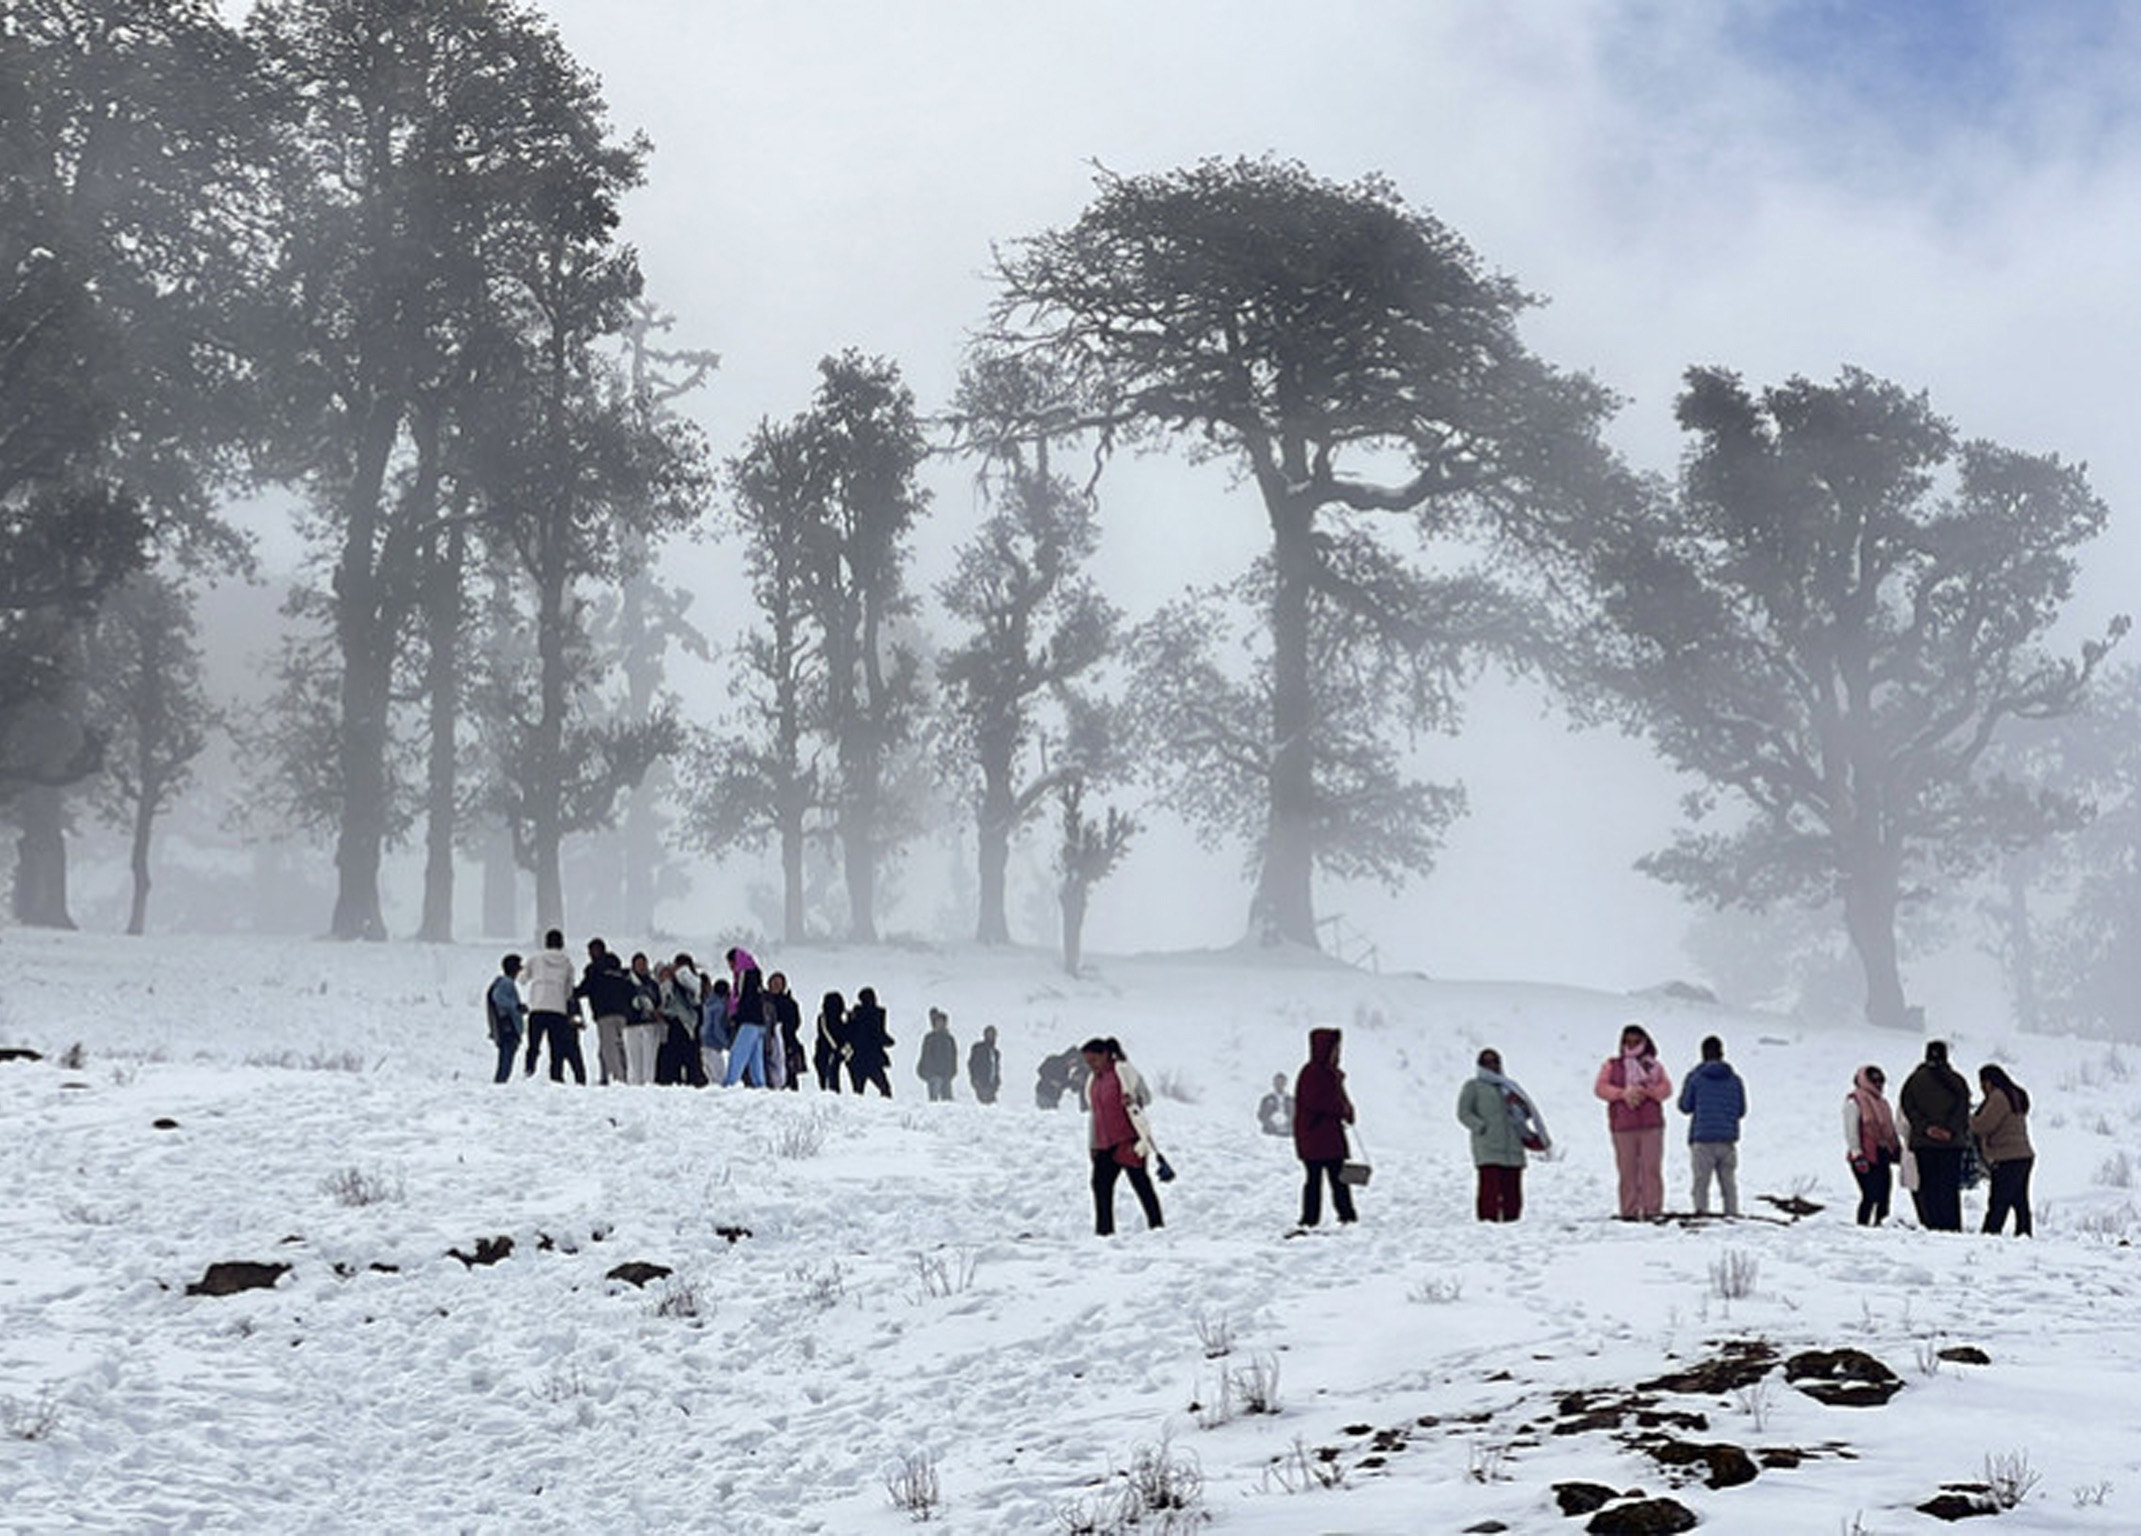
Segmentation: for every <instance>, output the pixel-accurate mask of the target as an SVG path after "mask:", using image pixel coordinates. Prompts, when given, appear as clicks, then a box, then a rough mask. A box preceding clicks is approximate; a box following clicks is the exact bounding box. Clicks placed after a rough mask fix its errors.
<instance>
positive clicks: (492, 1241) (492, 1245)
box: [446, 1233, 513, 1269]
mask: <svg viewBox="0 0 2141 1536" xmlns="http://www.w3.org/2000/svg"><path fill="white" fill-rule="evenodd" d="M512 1251H513V1239H512V1238H510V1237H507V1236H505V1235H504V1234H502V1233H501V1234H500V1235H499V1236H497V1237H479V1238H477V1239H476V1251H475V1252H474V1253H463V1252H462V1251H461V1250H460V1249H458V1248H449V1249H447V1250H446V1257H448V1258H449V1259H459V1260H460V1261H461V1262H462V1263H463V1264H466V1265H467V1266H468V1267H469V1268H470V1269H474V1268H475V1267H476V1266H477V1265H479V1264H496V1263H497V1262H498V1261H499V1260H500V1259H502V1258H505V1257H506V1256H507V1255H509V1254H510V1253H512Z"/></svg>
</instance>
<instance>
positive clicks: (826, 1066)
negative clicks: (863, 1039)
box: [810, 992, 847, 1093]
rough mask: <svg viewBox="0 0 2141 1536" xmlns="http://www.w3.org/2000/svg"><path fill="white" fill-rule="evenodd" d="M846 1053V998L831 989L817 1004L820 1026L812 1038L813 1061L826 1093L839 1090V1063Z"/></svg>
mask: <svg viewBox="0 0 2141 1536" xmlns="http://www.w3.org/2000/svg"><path fill="white" fill-rule="evenodd" d="M846 1054H847V999H846V998H844V997H842V996H841V995H840V994H839V993H838V992H828V993H826V994H825V1000H824V1001H823V1002H821V1003H820V1004H819V1005H818V1028H817V1033H816V1035H815V1036H814V1037H813V1039H812V1041H811V1050H810V1064H811V1066H812V1067H813V1068H815V1069H816V1071H817V1074H818V1087H819V1089H820V1090H821V1091H823V1092H825V1093H838V1092H839V1091H840V1062H841V1060H842V1058H843V1057H844V1056H845V1055H846Z"/></svg>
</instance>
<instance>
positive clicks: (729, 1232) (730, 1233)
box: [714, 1227, 751, 1247]
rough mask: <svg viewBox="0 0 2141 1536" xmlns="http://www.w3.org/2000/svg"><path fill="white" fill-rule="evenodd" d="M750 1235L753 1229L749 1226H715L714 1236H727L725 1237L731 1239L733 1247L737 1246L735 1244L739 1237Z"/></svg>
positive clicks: (730, 1243)
mask: <svg viewBox="0 0 2141 1536" xmlns="http://www.w3.org/2000/svg"><path fill="white" fill-rule="evenodd" d="M750 1235H751V1229H750V1228H749V1227H716V1228H714V1236H716V1237H725V1238H727V1239H728V1240H729V1246H731V1247H734V1246H735V1244H736V1239H738V1238H739V1237H749V1236H750Z"/></svg>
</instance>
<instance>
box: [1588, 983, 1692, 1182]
mask: <svg viewBox="0 0 2141 1536" xmlns="http://www.w3.org/2000/svg"><path fill="white" fill-rule="evenodd" d="M1592 1092H1594V1093H1596V1094H1597V1095H1598V1097H1599V1098H1601V1099H1603V1100H1605V1102H1606V1124H1607V1127H1608V1128H1609V1129H1610V1130H1611V1131H1612V1133H1613V1162H1614V1166H1615V1167H1616V1168H1618V1169H1619V1171H1620V1183H1621V1190H1620V1196H1621V1199H1620V1206H1621V1209H1620V1214H1621V1220H1623V1221H1640V1220H1644V1219H1647V1218H1649V1217H1654V1216H1662V1215H1664V1214H1665V1101H1666V1100H1667V1099H1669V1098H1671V1097H1672V1096H1673V1079H1672V1077H1671V1075H1670V1074H1669V1073H1667V1071H1666V1070H1665V1064H1664V1063H1663V1062H1661V1061H1659V1060H1658V1043H1657V1042H1656V1041H1655V1040H1653V1039H1651V1038H1650V1031H1649V1030H1647V1029H1645V1028H1644V1027H1643V1026H1642V1025H1640V1024H1630V1025H1628V1026H1627V1027H1626V1028H1624V1029H1623V1030H1622V1031H1621V1048H1620V1051H1619V1052H1618V1054H1616V1055H1613V1056H1609V1057H1607V1058H1606V1060H1605V1061H1604V1063H1602V1064H1601V1065H1600V1067H1599V1069H1598V1080H1597V1081H1596V1082H1595V1083H1593V1084H1592Z"/></svg>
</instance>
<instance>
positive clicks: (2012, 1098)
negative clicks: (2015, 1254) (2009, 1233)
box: [1970, 1061, 2037, 1237]
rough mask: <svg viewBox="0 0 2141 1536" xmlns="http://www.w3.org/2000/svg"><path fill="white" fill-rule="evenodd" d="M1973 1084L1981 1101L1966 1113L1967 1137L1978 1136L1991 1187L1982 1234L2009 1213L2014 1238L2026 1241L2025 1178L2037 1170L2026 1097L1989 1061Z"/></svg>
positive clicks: (1993, 1229)
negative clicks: (2013, 1223)
mask: <svg viewBox="0 0 2141 1536" xmlns="http://www.w3.org/2000/svg"><path fill="white" fill-rule="evenodd" d="M1977 1086H1978V1092H1979V1093H1981V1094H1983V1095H1984V1097H1983V1099H1982V1100H1980V1102H1979V1104H1978V1107H1977V1108H1976V1110H1974V1111H1973V1112H1972V1113H1971V1116H1970V1133H1971V1134H1972V1135H1974V1136H1975V1137H1977V1144H1978V1150H1979V1152H1980V1154H1981V1155H1982V1156H1983V1157H1984V1159H1985V1167H1986V1170H1987V1175H1988V1180H1989V1182H1990V1184H1991V1194H1990V1196H1989V1198H1988V1199H1987V1201H1986V1204H1985V1230H1986V1231H1987V1232H1998V1231H1999V1230H2000V1229H2001V1228H2002V1227H2004V1226H2006V1225H2007V1214H2008V1212H2010V1211H2012V1212H2013V1213H2014V1217H2015V1236H2017V1237H2028V1236H2029V1235H2030V1217H2029V1176H2030V1170H2031V1169H2033V1168H2035V1167H2036V1166H2037V1153H2036V1149H2035V1148H2033V1147H2032V1146H2031V1145H2030V1140H2029V1095H2028V1094H2027V1093H2024V1092H2023V1091H2022V1086H2021V1085H2020V1084H2019V1083H2017V1082H2015V1080H2014V1079H2013V1078H2011V1077H2009V1076H2008V1075H2007V1073H2006V1072H2005V1071H2003V1070H2002V1069H2001V1068H1999V1067H1997V1066H1995V1065H1993V1064H1992V1063H1991V1062H1989V1061H1988V1062H1987V1063H1985V1065H1984V1066H1982V1067H1979V1068H1978V1069H1977Z"/></svg>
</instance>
